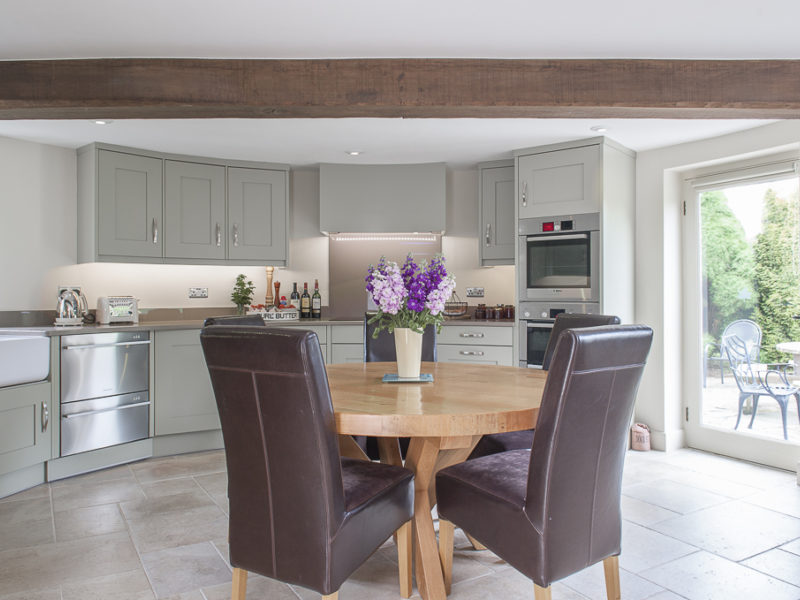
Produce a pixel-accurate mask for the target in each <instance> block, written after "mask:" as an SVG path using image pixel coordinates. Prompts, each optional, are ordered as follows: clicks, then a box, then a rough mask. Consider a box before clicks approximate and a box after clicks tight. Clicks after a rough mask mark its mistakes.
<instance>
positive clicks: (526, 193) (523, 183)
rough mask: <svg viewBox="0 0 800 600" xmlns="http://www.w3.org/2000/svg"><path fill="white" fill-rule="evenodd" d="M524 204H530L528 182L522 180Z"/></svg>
mask: <svg viewBox="0 0 800 600" xmlns="http://www.w3.org/2000/svg"><path fill="white" fill-rule="evenodd" d="M522 206H528V182H527V181H523V182H522Z"/></svg>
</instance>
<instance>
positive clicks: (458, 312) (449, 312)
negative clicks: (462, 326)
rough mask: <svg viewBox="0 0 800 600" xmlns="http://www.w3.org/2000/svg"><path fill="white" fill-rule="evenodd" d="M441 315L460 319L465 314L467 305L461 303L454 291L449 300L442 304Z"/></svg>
mask: <svg viewBox="0 0 800 600" xmlns="http://www.w3.org/2000/svg"><path fill="white" fill-rule="evenodd" d="M442 314H443V315H444V316H445V317H461V316H463V315H465V314H467V303H466V302H462V301H461V298H459V297H458V294H456V292H455V290H454V291H453V294H452V295H451V296H450V299H449V300H448V301H447V302H445V303H444V310H443V311H442Z"/></svg>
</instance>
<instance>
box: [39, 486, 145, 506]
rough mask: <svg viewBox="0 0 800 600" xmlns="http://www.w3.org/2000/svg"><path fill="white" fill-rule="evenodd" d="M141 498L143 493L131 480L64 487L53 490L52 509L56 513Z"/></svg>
mask: <svg viewBox="0 0 800 600" xmlns="http://www.w3.org/2000/svg"><path fill="white" fill-rule="evenodd" d="M141 498H144V493H143V492H142V490H141V488H140V487H139V484H137V483H136V482H135V481H134V480H132V479H115V480H111V481H99V482H93V483H87V484H86V485H65V486H61V487H54V488H53V508H54V509H55V510H56V511H63V510H70V509H73V508H83V507H86V506H98V505H101V504H113V503H115V502H126V501H130V500H139V499H141Z"/></svg>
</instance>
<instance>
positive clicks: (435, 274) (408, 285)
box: [365, 254, 456, 337]
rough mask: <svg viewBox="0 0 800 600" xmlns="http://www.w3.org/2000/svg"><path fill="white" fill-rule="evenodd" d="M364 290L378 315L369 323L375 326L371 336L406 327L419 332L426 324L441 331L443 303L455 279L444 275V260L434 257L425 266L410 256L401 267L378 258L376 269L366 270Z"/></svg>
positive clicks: (450, 291) (445, 271)
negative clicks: (375, 307) (386, 330)
mask: <svg viewBox="0 0 800 600" xmlns="http://www.w3.org/2000/svg"><path fill="white" fill-rule="evenodd" d="M365 281H366V282H367V291H368V292H369V293H370V294H371V295H372V299H373V301H374V302H375V304H377V305H378V313H377V314H376V315H375V316H374V317H372V318H371V319H370V320H369V322H370V324H372V323H377V326H376V327H375V333H374V335H375V336H376V337H377V335H378V332H379V331H381V330H382V329H388V330H389V333H392V332H393V331H394V330H395V329H396V328H399V327H407V328H408V329H411V330H412V331H415V332H417V333H422V332H423V330H424V329H425V327H426V326H427V325H430V324H434V325H436V326H437V328H441V326H442V322H443V321H444V314H442V311H443V310H444V303H445V302H447V299H448V298H450V295H451V294H452V293H453V290H454V289H455V287H456V280H455V278H454V277H453V276H452V275H448V274H447V270H446V269H445V267H444V257H443V256H441V255H437V256H436V257H434V259H433V260H432V261H431V262H430V263H428V262H426V261H423V262H421V263H420V264H417V263H416V262H415V261H414V258H413V257H412V256H411V254H409V255H408V256H407V257H406V261H405V262H404V263H403V266H402V268H401V267H398V266H397V263H396V262H392V261H387V260H386V257H383V256H382V257H381V260H380V261H379V262H378V266H377V267H375V266H373V265H370V266H369V268H368V269H367V276H366V278H365Z"/></svg>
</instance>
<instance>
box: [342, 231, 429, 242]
mask: <svg viewBox="0 0 800 600" xmlns="http://www.w3.org/2000/svg"><path fill="white" fill-rule="evenodd" d="M439 235H441V234H438V233H332V234H330V238H331V239H332V240H335V241H337V242H435V241H437V240H438V239H439V238H438V237H437V236H439Z"/></svg>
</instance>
